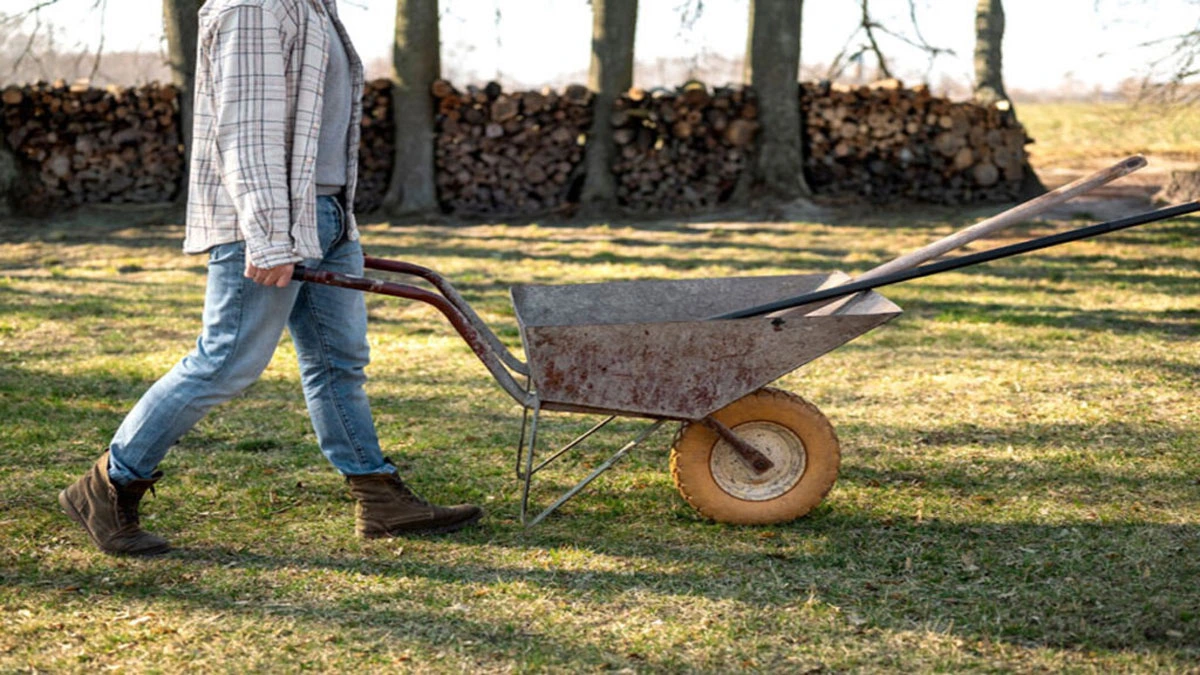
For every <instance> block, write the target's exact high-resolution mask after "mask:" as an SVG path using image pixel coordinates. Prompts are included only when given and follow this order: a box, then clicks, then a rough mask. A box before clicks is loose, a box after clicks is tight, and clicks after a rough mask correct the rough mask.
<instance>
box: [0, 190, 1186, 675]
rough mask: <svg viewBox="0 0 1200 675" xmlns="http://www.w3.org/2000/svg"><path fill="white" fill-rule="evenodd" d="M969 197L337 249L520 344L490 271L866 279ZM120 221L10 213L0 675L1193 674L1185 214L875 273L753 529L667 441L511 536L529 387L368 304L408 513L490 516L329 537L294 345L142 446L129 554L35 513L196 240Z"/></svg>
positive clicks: (570, 466) (335, 511) (109, 406)
mask: <svg viewBox="0 0 1200 675" xmlns="http://www.w3.org/2000/svg"><path fill="white" fill-rule="evenodd" d="M988 212H989V211H987V210H974V211H969V212H968V211H951V210H927V211H922V212H912V211H907V212H906V211H901V212H884V211H882V210H881V211H878V212H873V213H866V214H861V215H859V216H857V217H855V218H853V219H849V218H844V219H831V220H829V221H827V222H802V223H748V224H746V223H694V222H693V223H686V222H657V223H649V224H613V225H610V226H582V225H552V224H538V225H482V226H471V227H448V226H424V227H418V226H403V227H388V226H386V225H383V224H372V225H367V226H365V227H364V230H365V232H364V240H365V242H366V244H367V247H368V250H369V252H371V253H372V254H374V255H379V256H383V257H394V258H400V259H406V260H411V261H414V262H418V263H421V264H424V265H427V266H430V267H433V268H435V269H438V270H440V271H442V272H443V273H445V274H446V275H448V276H449V277H450V278H451V279H452V280H453V281H454V282H455V283H456V284H457V285H458V286H459V287H460V289H461V290H462V291H463V293H464V294H465V295H466V297H467V299H468V300H469V301H470V302H471V303H472V305H473V306H474V307H475V308H476V309H477V310H478V311H479V312H480V313H481V314H482V316H483V317H484V319H485V320H487V321H488V322H489V324H491V325H493V326H494V327H496V328H497V329H498V331H499V332H500V334H501V336H502V337H503V338H504V339H505V340H507V341H508V342H510V343H511V344H513V345H514V346H516V344H517V334H516V326H515V321H514V318H513V315H512V311H511V306H510V304H509V300H508V296H507V289H508V287H509V286H510V285H512V284H517V283H526V282H553V283H559V282H591V281H607V280H617V279H642V278H685V277H703V276H732V275H751V274H777V273H786V272H812V271H823V270H830V269H843V270H847V271H850V272H855V271H862V270H865V269H867V268H868V267H870V266H872V265H873V264H874V263H877V262H880V261H882V260H885V259H887V258H890V257H892V256H893V255H896V254H899V253H901V252H903V251H906V250H909V249H912V248H915V247H917V246H919V245H922V244H924V243H927V242H929V241H932V240H933V239H934V238H936V237H939V236H942V235H945V234H948V233H949V232H950V231H952V230H953V229H956V228H957V227H961V226H962V225H964V224H967V223H969V222H973V221H974V220H975V219H977V218H978V217H980V216H981V215H984V214H986V213H988ZM130 217H131V216H128V215H126V214H122V213H119V212H116V211H114V212H112V213H110V214H108V215H100V216H95V215H92V216H89V217H88V218H86V219H85V218H84V217H82V216H78V217H74V218H67V219H63V220H60V221H57V222H55V223H53V224H46V225H43V226H40V227H36V228H26V229H24V230H13V229H7V230H5V231H3V232H0V236H3V240H2V241H3V243H0V305H2V306H3V307H2V311H0V419H2V420H3V423H2V424H0V672H14V671H15V672H24V671H80V672H83V671H86V672H94V671H99V670H103V669H119V670H127V671H131V672H139V671H155V670H160V671H167V672H171V671H180V670H183V669H185V668H189V669H195V670H201V671H248V670H272V671H273V670H288V671H291V670H305V669H309V670H326V671H344V672H350V671H355V670H367V671H384V670H402V671H439V672H444V671H451V672H463V671H473V672H509V671H518V672H580V671H585V672H588V671H600V670H610V669H611V670H617V671H624V672H722V673H723V672H736V671H760V672H761V671H771V672H842V671H878V670H904V671H920V672H927V671H954V672H957V671H984V672H1010V671H1022V672H1029V671H1054V672H1058V671H1074V672H1114V671H1141V672H1150V671H1154V672H1196V671H1197V669H1200V457H1198V454H1197V448H1198V447H1200V395H1198V393H1197V392H1198V390H1200V249H1198V248H1197V242H1198V241H1200V219H1197V218H1185V219H1180V220H1176V221H1172V222H1169V223H1159V224H1154V225H1149V226H1144V227H1142V228H1139V229H1136V230H1132V231H1127V232H1124V233H1119V234H1114V235H1109V236H1107V237H1105V238H1102V239H1098V240H1092V241H1088V242H1080V243H1075V244H1070V245H1067V246H1063V247H1059V248H1055V249H1050V250H1048V251H1043V252H1039V253H1036V254H1030V255H1026V256H1023V257H1020V258H1016V259H1009V260H1006V261H1002V262H997V263H992V264H990V265H988V266H986V267H979V268H973V269H969V270H965V271H962V272H960V273H950V274H944V275H939V276H936V277H931V278H927V279H923V280H920V281H915V282H910V283H907V284H904V285H901V286H896V287H893V288H891V289H886V290H885V291H884V292H885V294H886V295H888V297H890V298H891V299H893V300H894V301H895V302H897V303H898V304H899V305H901V306H902V307H903V308H905V310H906V313H905V314H904V315H903V316H901V317H899V318H898V319H896V320H895V321H893V322H892V323H890V324H888V325H886V326H883V327H881V328H879V329H877V330H875V331H873V332H871V333H869V334H868V335H866V336H864V337H862V338H860V339H858V340H857V341H854V342H852V343H850V344H848V345H846V346H845V347H842V348H840V349H838V350H835V351H834V352H832V353H830V354H828V355H827V356H825V357H822V358H820V359H818V360H816V361H814V362H812V363H810V364H808V365H806V366H804V367H803V368H801V369H799V370H798V371H796V372H794V373H792V374H790V375H788V376H786V377H784V378H783V379H782V380H781V381H779V382H778V383H777V384H778V386H780V387H782V388H784V389H787V390H789V391H792V392H794V393H796V394H799V395H800V396H803V397H804V398H806V399H807V400H809V401H811V402H812V403H814V404H816V405H817V406H818V407H820V408H821V409H822V411H823V412H824V413H825V414H826V415H828V416H829V417H830V419H831V420H832V422H833V424H834V426H835V428H836V429H837V432H838V434H839V437H840V439H841V444H842V452H843V464H842V472H841V477H840V479H839V481H838V483H837V484H836V486H835V487H834V489H833V491H832V492H831V493H830V494H829V496H828V498H827V499H826V501H825V502H824V503H823V504H822V505H821V506H819V507H818V508H817V509H816V510H815V511H814V512H813V513H812V514H810V515H809V516H808V517H807V518H804V519H801V520H799V521H796V522H793V523H790V524H786V525H780V526H772V527H743V528H738V527H728V526H723V525H718V524H713V523H710V522H706V521H705V520H703V519H702V518H700V517H699V516H698V515H697V514H696V513H695V512H694V511H692V510H691V509H690V508H689V507H688V506H687V505H686V504H685V503H684V502H683V500H682V499H680V498H679V496H678V495H677V494H676V493H675V491H674V488H673V485H672V483H671V479H670V475H669V472H668V467H667V456H668V454H667V449H668V445H669V443H670V440H671V432H670V431H667V430H661V431H660V432H658V434H657V435H656V436H654V437H652V438H651V440H650V441H649V443H648V444H647V447H645V448H643V449H639V450H637V451H635V452H634V453H633V454H631V455H630V456H628V457H626V458H625V459H624V460H622V462H621V463H620V464H619V465H618V466H617V468H616V469H615V470H614V471H612V472H610V473H609V474H606V475H605V476H604V477H602V478H601V479H599V480H598V481H597V482H596V483H594V484H593V486H592V487H590V488H589V489H588V490H586V491H585V492H584V493H583V494H581V495H580V496H579V497H578V498H576V499H575V500H574V501H572V502H570V503H568V504H567V505H566V506H565V507H564V508H563V509H562V510H561V512H560V513H559V514H556V515H554V516H552V517H550V518H549V519H548V520H547V521H546V522H544V523H542V524H541V525H539V526H538V527H536V528H534V529H532V530H528V531H527V530H524V529H523V528H522V527H521V526H520V524H519V523H518V522H517V514H518V506H519V492H518V490H517V485H518V484H517V482H516V480H515V478H514V477H513V475H512V462H513V445H514V444H515V443H516V440H517V435H518V433H519V426H520V410H519V408H518V406H516V405H515V404H514V403H513V402H512V400H511V399H510V398H509V397H508V396H507V395H505V394H504V393H503V392H502V391H501V390H500V388H499V387H498V386H496V384H495V383H494V382H493V381H492V379H491V377H490V376H489V375H488V374H487V372H486V371H485V369H484V368H483V366H482V365H481V364H480V363H479V362H478V361H477V360H475V358H474V356H473V355H472V354H471V353H470V351H469V350H468V349H467V347H466V346H465V344H464V343H463V342H462V340H460V339H459V338H458V337H457V336H456V335H455V334H454V333H453V332H452V330H451V329H450V328H449V326H448V325H447V324H446V322H445V321H444V320H443V319H442V318H441V317H440V315H438V314H437V313H436V312H435V311H434V310H432V309H430V308H428V307H426V306H424V305H418V304H413V303H409V302H405V301H400V300H395V299H392V298H387V297H383V296H372V297H371V298H370V300H369V307H370V313H371V321H372V327H373V330H372V344H373V348H374V352H373V354H374V362H373V364H372V366H371V368H370V370H369V374H370V375H371V381H370V383H369V385H368V387H369V392H370V394H371V395H372V397H373V400H374V402H375V406H376V414H377V421H378V425H379V430H380V434H381V436H382V440H383V442H384V444H385V446H386V448H387V452H388V453H389V454H390V455H391V457H392V458H393V459H394V460H395V461H396V462H397V464H398V465H400V466H401V467H402V469H403V471H404V473H405V474H406V475H407V476H409V477H410V479H411V481H412V482H413V483H414V484H415V486H416V487H417V488H418V489H419V490H421V491H422V492H424V493H425V494H427V495H429V496H430V497H432V498H434V499H437V500H441V501H447V502H451V501H464V500H465V501H472V502H477V503H481V504H484V505H485V506H486V507H487V509H488V510H489V515H488V517H487V518H486V519H485V520H484V521H483V524H482V526H481V527H478V528H476V529H474V530H471V531H469V532H463V533H458V534H454V535H450V536H446V537H442V538H431V539H409V540H388V541H375V542H363V541H360V540H358V539H356V538H355V537H354V534H353V516H352V510H353V503H352V501H351V500H350V498H349V495H348V493H347V491H346V489H345V486H344V485H343V482H342V481H341V479H340V478H339V477H338V476H337V475H336V474H335V472H334V471H333V470H332V469H331V468H330V467H329V466H328V465H327V464H326V462H325V460H324V459H323V458H322V456H321V455H320V452H319V451H318V448H317V445H316V443H315V441H314V439H313V435H312V432H311V430H310V428H309V427H308V421H307V419H306V413H305V409H304V404H303V400H302V397H301V395H300V391H299V385H298V381H297V373H296V367H295V362H294V358H293V357H294V354H293V351H292V347H291V344H290V342H288V341H287V340H286V339H285V341H284V342H283V343H282V344H281V347H280V350H279V353H278V356H277V358H276V359H275V361H274V362H273V363H272V365H271V366H270V368H269V369H268V371H267V372H266V374H265V375H264V377H263V378H262V380H261V381H260V382H258V383H257V384H256V385H254V386H253V387H251V388H250V389H249V390H248V391H247V392H246V393H245V394H244V395H243V396H241V397H239V398H237V399H236V400H234V401H232V402H230V403H228V404H226V405H224V406H223V407H221V408H219V409H218V410H217V411H216V412H215V413H214V414H213V415H211V416H209V417H208V418H207V419H205V420H204V421H203V422H202V423H201V424H200V425H199V426H198V427H197V428H196V429H195V430H194V431H193V432H192V433H191V434H190V435H188V436H186V437H185V438H184V439H183V440H182V442H181V443H180V444H179V446H178V447H177V448H176V449H175V450H174V451H173V453H172V454H171V455H170V456H168V458H167V460H166V462H165V463H164V465H163V467H162V468H163V470H164V471H165V472H166V478H165V479H164V480H163V481H162V482H161V483H160V484H159V486H158V487H159V489H158V495H157V497H149V498H148V499H147V501H146V502H145V504H144V509H143V513H144V514H145V516H144V518H145V524H146V525H147V526H148V528H150V529H151V530H152V531H155V532H157V533H160V534H162V535H164V536H166V537H168V538H169V539H170V540H171V542H172V543H173V544H174V545H175V546H176V547H177V548H176V551H175V552H174V553H172V554H170V555H167V556H165V557H162V558H158V559H153V560H130V559H117V558H111V557H107V556H105V555H102V554H100V553H98V552H96V551H94V550H93V549H92V548H91V546H90V544H89V542H88V541H87V539H86V537H85V535H84V534H83V533H82V531H80V530H78V529H77V528H76V527H75V526H74V525H73V524H71V523H70V522H69V521H68V520H67V518H66V517H65V516H64V515H62V514H61V513H60V512H59V508H58V505H57V503H56V500H55V497H56V494H57V492H58V491H59V490H60V489H61V488H62V487H64V486H65V485H67V484H68V483H69V482H70V481H71V480H73V479H74V478H75V477H76V476H78V475H79V474H80V473H81V472H82V471H84V470H85V469H86V468H87V466H88V465H89V463H90V462H92V461H93V460H94V459H95V457H96V456H97V455H98V454H99V452H100V451H101V450H102V449H103V447H104V445H105V443H106V442H107V441H108V439H109V438H110V436H111V434H112V433H113V431H114V430H115V428H116V426H117V425H118V424H119V422H120V420H121V418H122V416H123V414H124V413H125V411H127V410H128V409H129V407H130V406H131V405H132V404H133V402H134V401H135V400H136V398H137V397H138V396H139V395H140V394H141V393H142V391H143V390H144V389H145V388H146V387H147V386H148V385H149V384H150V383H151V382H152V381H153V380H154V379H155V378H156V377H157V376H158V375H160V374H161V373H162V372H164V371H165V370H166V369H167V368H169V367H170V366H171V365H172V364H173V363H174V362H175V361H176V360H177V359H179V358H180V357H181V356H183V354H184V353H185V352H186V350H187V349H188V347H189V345H190V342H191V341H192V340H193V339H194V337H195V333H196V330H197V328H198V324H199V319H200V309H201V301H202V293H203V284H204V268H203V260H202V259H201V258H195V257H187V256H183V255H181V254H180V253H179V252H178V249H179V245H180V241H181V236H182V230H181V228H180V227H179V226H178V225H160V224H134V225H131V224H130V223H131V221H130V220H129V218H130ZM140 218H141V220H146V221H153V220H154V219H153V218H152V217H151V216H148V215H145V214H143V215H142V216H140ZM174 222H178V221H174ZM1070 224H1071V223H1064V222H1051V223H1036V224H1032V225H1028V226H1023V227H1021V228H1018V229H1017V231H1016V232H1014V233H1012V234H1010V235H1006V237H1005V238H1004V239H1003V242H1004V243H1009V242H1011V241H1015V240H1016V238H1018V237H1023V236H1026V235H1028V236H1032V235H1037V234H1043V233H1048V232H1050V231H1053V230H1056V229H1061V228H1063V227H1065V226H1067V225H1070ZM1074 224H1076V225H1080V224H1084V223H1074ZM996 243H1000V242H996ZM592 422H594V418H591V417H588V416H582V415H556V416H553V417H551V418H550V419H549V421H548V422H547V425H548V428H547V430H546V431H545V433H546V434H547V435H548V439H549V440H553V438H550V437H554V438H558V437H566V435H567V434H569V433H570V432H572V431H578V430H581V429H583V428H586V426H589V425H590V424H591V423H592ZM644 424H645V422H642V421H637V420H623V421H621V423H620V424H619V425H618V428H617V429H615V430H614V431H613V432H612V433H611V434H608V433H606V434H605V435H603V436H602V437H601V438H600V439H598V440H597V446H598V447H595V448H594V449H593V450H589V451H585V452H583V453H581V454H579V455H576V456H574V457H572V458H571V459H569V460H567V461H566V463H565V464H564V465H563V467H562V468H561V469H560V470H559V471H558V472H557V473H554V474H553V476H552V477H551V478H550V479H549V482H548V483H546V485H545V486H544V487H543V488H541V489H539V490H537V491H536V494H535V495H534V496H535V498H536V499H538V500H539V501H540V502H542V503H545V502H546V501H547V500H549V499H550V498H551V497H552V496H553V495H552V494H551V490H552V488H558V489H562V488H565V487H566V486H567V485H569V484H570V483H571V482H573V480H574V479H576V478H578V477H579V476H580V475H581V474H583V473H586V471H587V470H588V467H590V466H593V465H594V464H595V463H596V462H598V461H600V459H601V458H603V457H604V456H606V452H605V450H608V451H611V450H612V449H613V446H615V445H617V444H619V443H621V442H623V441H624V440H625V439H626V438H627V437H628V436H630V435H633V434H634V433H636V431H637V430H638V429H640V428H641V427H642V425H644ZM670 426H671V427H674V425H670Z"/></svg>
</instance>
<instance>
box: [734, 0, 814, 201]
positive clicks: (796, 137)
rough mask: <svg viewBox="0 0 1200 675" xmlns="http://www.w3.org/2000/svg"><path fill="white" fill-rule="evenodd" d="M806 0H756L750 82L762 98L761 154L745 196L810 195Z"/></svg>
mask: <svg viewBox="0 0 1200 675" xmlns="http://www.w3.org/2000/svg"><path fill="white" fill-rule="evenodd" d="M803 4H804V3H803V0H751V2H750V29H749V35H748V37H747V40H748V45H747V49H746V52H747V58H746V75H745V78H746V81H747V82H748V83H749V84H750V87H751V88H752V89H753V90H754V92H755V94H756V95H757V97H758V121H759V123H760V124H761V125H762V127H761V131H760V133H759V145H758V153H757V156H756V157H755V158H754V159H753V161H752V162H751V164H750V166H749V167H747V168H748V171H747V172H746V173H745V174H744V177H743V182H742V184H741V185H740V186H739V193H740V195H739V196H740V197H742V198H744V197H747V196H763V197H768V198H772V199H778V200H781V201H792V200H794V199H797V198H800V197H807V196H809V195H810V194H812V193H811V191H810V190H809V189H808V183H806V182H805V180H804V151H803V147H802V146H801V142H800V135H801V129H800V91H799V87H800V84H799V68H800V16H801V13H802V9H803Z"/></svg>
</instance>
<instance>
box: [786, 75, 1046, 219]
mask: <svg viewBox="0 0 1200 675" xmlns="http://www.w3.org/2000/svg"><path fill="white" fill-rule="evenodd" d="M801 109H802V110H803V113H804V118H805V133H804V138H805V141H806V147H805V153H806V157H805V159H806V162H807V166H806V169H807V171H806V174H807V177H808V180H809V186H810V187H811V188H812V189H813V191H814V192H816V193H817V194H824V195H846V194H853V195H859V196H862V197H866V198H868V199H870V200H872V201H878V202H882V201H888V200H892V199H896V198H904V199H913V200H918V201H925V202H935V203H945V204H958V203H967V202H979V201H1006V200H1011V199H1013V198H1015V197H1016V196H1017V193H1018V190H1019V188H1020V185H1021V179H1022V172H1023V168H1024V165H1025V162H1026V155H1025V145H1026V143H1029V142H1030V139H1028V138H1027V137H1026V135H1025V130H1024V129H1023V128H1022V127H1021V126H1020V124H1018V123H1017V122H1016V119H1015V117H1014V116H1013V115H1012V114H1011V113H1009V112H1008V111H1007V110H1002V109H998V108H994V107H983V106H978V105H975V104H972V103H955V102H951V101H949V100H947V99H945V98H939V97H935V96H933V95H931V94H930V92H929V89H928V87H925V86H917V87H913V88H911V89H905V88H904V87H903V86H902V85H901V84H900V82H898V81H896V80H885V81H882V82H878V83H875V84H873V85H869V86H863V87H842V86H836V85H834V86H831V85H829V84H828V83H821V84H816V85H806V86H802V87H801Z"/></svg>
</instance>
